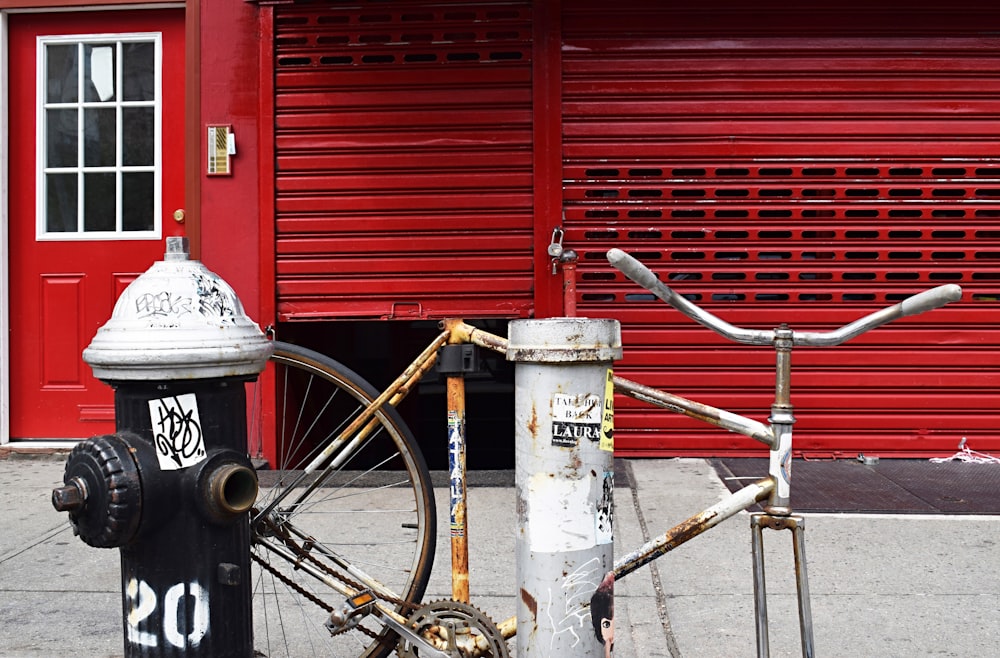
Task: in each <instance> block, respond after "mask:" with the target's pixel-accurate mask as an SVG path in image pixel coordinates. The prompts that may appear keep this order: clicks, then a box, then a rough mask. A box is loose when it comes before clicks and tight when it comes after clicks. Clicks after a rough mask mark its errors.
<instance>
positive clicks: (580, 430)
mask: <svg viewBox="0 0 1000 658" xmlns="http://www.w3.org/2000/svg"><path fill="white" fill-rule="evenodd" d="M601 406H602V405H601V396H599V395H593V394H581V395H566V394H564V393H556V394H555V395H553V396H552V445H554V446H560V447H563V448H573V447H575V446H577V445H579V444H580V439H587V440H588V441H594V442H597V441H599V440H600V438H601V415H602V411H603V409H602V408H601Z"/></svg>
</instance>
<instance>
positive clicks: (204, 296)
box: [83, 237, 274, 381]
mask: <svg viewBox="0 0 1000 658" xmlns="http://www.w3.org/2000/svg"><path fill="white" fill-rule="evenodd" d="M273 351H274V346H273V344H272V343H271V341H269V340H268V339H267V337H266V336H264V334H263V332H261V330H260V327H258V326H257V325H256V324H255V323H254V322H253V321H252V320H250V318H248V317H247V315H246V313H245V312H244V311H243V305H242V304H241V303H240V300H239V298H238V297H237V296H236V293H235V292H233V289H232V288H231V287H230V286H229V284H227V283H226V282H225V281H223V280H222V279H221V278H219V276H218V275H216V274H215V273H213V272H211V271H209V269H208V268H206V267H205V266H204V265H202V264H201V262H199V261H193V260H189V255H188V242H187V238H175V237H170V238H167V253H166V254H165V255H164V259H163V260H162V261H157V262H156V263H153V266H152V267H150V268H149V270H147V271H146V272H145V273H144V274H142V275H141V276H139V277H138V278H137V279H136V280H135V281H133V282H132V283H131V284H129V286H128V287H127V288H126V289H125V291H124V292H123V293H122V295H121V297H119V298H118V301H117V303H115V309H114V312H112V314H111V319H110V320H108V322H107V323H106V324H105V325H104V326H103V327H101V328H100V329H98V330H97V335H96V336H94V340H92V341H91V343H90V345H89V346H88V347H87V348H86V349H85V350H84V351H83V360H84V361H85V362H86V363H87V364H88V365H90V367H91V368H92V369H93V371H94V376H95V377H97V378H98V379H102V380H111V381H116V380H129V381H137V380H143V381H149V380H178V379H210V378H215V377H236V376H242V375H256V374H258V373H260V372H261V371H262V370H263V369H264V366H265V365H266V364H267V359H268V358H269V357H270V356H271V353H272V352H273Z"/></svg>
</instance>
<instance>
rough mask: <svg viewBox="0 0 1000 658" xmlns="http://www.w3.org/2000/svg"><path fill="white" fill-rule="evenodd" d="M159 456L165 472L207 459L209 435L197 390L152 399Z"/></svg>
mask: <svg viewBox="0 0 1000 658" xmlns="http://www.w3.org/2000/svg"><path fill="white" fill-rule="evenodd" d="M149 418H150V420H151V421H152V425H153V445H154V446H156V458H157V459H158V460H159V462H160V468H161V469H163V470H164V471H175V470H177V469H181V468H187V467H188V466H194V465H195V464H197V463H199V462H201V461H204V459H205V455H206V453H205V437H204V436H202V433H201V418H200V417H199V416H198V397H197V396H196V395H195V394H194V393H185V394H183V395H173V396H171V397H168V398H160V399H159V400H150V401H149Z"/></svg>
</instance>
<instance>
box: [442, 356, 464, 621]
mask: <svg viewBox="0 0 1000 658" xmlns="http://www.w3.org/2000/svg"><path fill="white" fill-rule="evenodd" d="M447 390H448V470H449V477H448V480H449V487H448V488H449V491H450V500H451V506H450V507H451V597H452V598H453V599H455V600H456V601H461V602H463V603H468V602H469V539H468V532H467V526H466V514H465V510H466V504H467V495H466V486H465V378H464V377H462V376H461V375H455V376H449V377H448V378H447Z"/></svg>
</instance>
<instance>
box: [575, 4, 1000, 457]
mask: <svg viewBox="0 0 1000 658" xmlns="http://www.w3.org/2000/svg"><path fill="white" fill-rule="evenodd" d="M967 4H968V6H967V7H964V8H963V7H954V6H949V7H948V8H947V9H944V8H939V7H940V3H935V5H934V6H931V5H930V4H926V5H924V6H923V7H922V6H921V5H920V4H919V3H918V4H917V5H915V6H914V5H913V4H912V3H910V4H909V5H908V6H907V8H906V10H905V12H903V11H895V10H887V9H884V8H880V7H878V6H874V5H873V3H837V4H836V9H824V8H817V7H816V6H815V5H816V3H810V5H808V6H804V5H802V4H801V3H800V4H797V5H794V6H793V5H788V4H782V3H752V6H751V4H750V3H718V2H713V3H691V4H690V6H691V7H693V8H690V9H683V10H682V9H677V8H674V7H672V6H670V5H669V4H668V3H636V2H633V3H618V4H617V5H616V11H614V12H608V11H607V5H606V3H603V2H599V1H597V0H593V1H591V2H572V3H569V2H567V3H566V4H565V7H564V14H563V29H562V33H563V54H562V56H563V94H564V95H563V143H564V147H563V152H564V196H565V215H566V227H567V237H566V241H567V244H568V245H569V246H571V247H573V248H575V249H577V251H578V252H580V254H581V263H580V268H579V271H580V277H581V281H580V283H579V300H578V306H579V313H580V315H590V316H606V315H611V316H615V317H618V318H619V319H621V320H622V322H623V339H624V343H625V346H626V349H625V360H624V362H623V363H622V364H621V365H620V367H619V369H618V372H619V373H621V374H623V375H625V376H627V377H632V378H635V379H637V380H639V381H642V382H644V383H647V384H651V385H654V386H658V387H664V388H667V389H669V390H672V391H673V392H675V393H679V394H681V395H685V396H688V397H693V398H695V399H699V400H702V401H706V402H709V403H712V404H717V405H722V406H725V407H727V408H730V409H733V410H736V411H741V412H745V413H749V414H750V415H753V416H755V417H758V418H761V419H763V418H764V417H766V415H767V411H766V410H767V408H768V406H769V404H770V400H771V398H772V393H771V388H770V386H771V383H770V380H771V373H772V372H773V359H772V357H771V356H770V353H769V352H768V351H767V350H760V349H756V348H746V347H742V348H741V347H736V346H730V345H728V344H726V343H725V342H724V341H723V340H722V339H719V338H715V337H714V335H712V334H710V333H709V332H708V331H707V330H703V329H701V328H699V327H697V326H696V325H693V323H691V322H690V321H687V320H686V319H684V318H682V317H681V316H680V315H679V314H677V313H676V312H673V311H672V310H670V309H669V308H667V307H666V306H664V305H662V304H661V303H659V302H653V301H651V300H650V298H649V296H648V295H643V294H642V291H641V290H640V289H638V288H636V287H635V286H634V285H632V284H631V283H630V282H627V281H625V280H624V279H623V277H622V276H621V275H617V274H615V273H614V272H613V271H611V270H609V268H608V267H607V266H606V264H605V261H604V253H605V251H606V250H607V249H608V248H610V247H620V248H623V249H625V250H627V251H629V252H631V253H633V254H634V255H636V256H637V257H639V258H640V259H642V260H643V261H645V262H646V263H647V264H648V265H649V266H650V267H651V268H652V269H654V270H655V271H657V272H658V273H659V274H660V276H661V278H663V279H664V280H666V281H668V283H669V284H670V285H672V286H673V287H675V289H677V290H679V291H680V292H682V293H684V294H685V295H687V296H688V297H689V298H691V299H693V300H696V301H698V303H700V304H703V305H704V306H706V307H707V308H709V309H711V310H712V311H713V312H715V313H716V314H718V315H720V316H722V317H724V318H726V319H728V320H730V321H732V322H734V323H737V324H745V325H760V326H775V325H776V324H777V323H779V322H782V321H788V322H790V323H792V324H793V325H794V326H796V327H799V328H809V329H821V328H829V327H833V326H838V325H840V324H843V323H846V322H848V321H850V320H852V319H854V318H855V317H857V316H859V315H862V314H864V313H867V312H870V311H872V310H874V309H876V308H878V307H880V306H883V305H887V304H891V303H893V302H895V301H898V300H900V299H903V298H905V297H906V296H908V295H910V294H912V293H914V292H916V291H919V290H921V289H923V288H927V287H931V286H934V285H937V284H940V283H947V282H955V283H960V284H961V285H962V286H964V288H965V290H966V293H965V299H964V301H963V302H962V303H961V304H959V305H956V306H954V307H951V308H949V309H947V310H943V311H938V312H937V313H935V314H931V315H930V316H927V317H926V318H922V319H908V320H905V321H903V322H900V323H899V324H898V325H895V326H892V327H891V328H885V329H882V330H880V331H877V332H875V333H872V334H869V335H867V336H865V337H862V338H860V339H857V340H856V341H853V342H852V343H849V344H848V345H846V346H843V347H839V348H833V349H829V348H828V349H826V350H818V349H813V350H802V351H799V352H797V353H795V354H794V355H793V364H794V365H795V370H794V373H793V401H794V402H795V403H796V405H797V408H798V413H797V414H796V415H797V416H798V418H799V425H798V426H797V439H796V445H797V447H798V448H799V449H801V450H805V451H807V452H810V453H813V454H841V455H852V454H856V453H857V452H862V451H863V452H865V453H883V454H885V453H887V452H899V451H908V452H914V453H916V452H928V451H935V450H937V451H945V452H951V451H954V449H955V448H956V447H957V445H958V442H959V440H960V439H961V438H962V437H967V438H968V440H969V445H971V446H972V447H974V448H975V447H978V448H980V449H985V448H989V449H996V448H997V447H1000V438H998V434H997V429H996V428H997V427H998V426H1000V418H998V414H997V411H996V408H997V402H998V398H997V395H996V391H995V388H996V383H997V367H996V366H997V362H998V359H997V357H996V354H997V349H996V348H997V343H998V341H1000V334H998V331H997V328H996V322H997V318H998V314H997V304H996V302H997V300H998V298H1000V268H998V266H1000V162H996V161H995V157H996V155H997V153H998V152H1000V149H998V147H1000V143H998V139H997V130H996V128H997V123H996V117H997V115H998V112H1000V76H998V75H997V73H1000V39H997V38H996V37H995V36H994V35H993V34H992V33H989V32H986V31H984V30H985V29H987V26H990V25H996V24H997V18H998V13H997V10H996V9H995V8H994V7H993V6H992V5H989V4H986V3H967ZM830 6H831V7H832V6H833V5H832V3H830ZM619 402H620V404H619V410H618V413H617V414H616V421H617V424H618V428H616V429H617V431H616V450H617V451H620V452H621V453H624V454H651V453H652V454H661V455H662V454H707V453H719V452H722V451H730V452H733V451H736V452H739V451H743V450H746V449H748V448H752V447H753V446H754V444H753V443H751V442H749V441H748V440H742V439H741V438H739V437H736V436H734V435H728V434H724V433H720V432H719V431H718V430H713V429H711V428H706V429H702V428H701V427H700V426H698V425H697V424H695V423H694V422H693V421H688V420H687V419H684V418H681V417H678V416H672V415H669V414H665V413H664V412H656V411H653V412H650V411H646V410H645V409H644V408H641V407H639V406H638V405H637V403H629V402H627V401H619Z"/></svg>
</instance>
